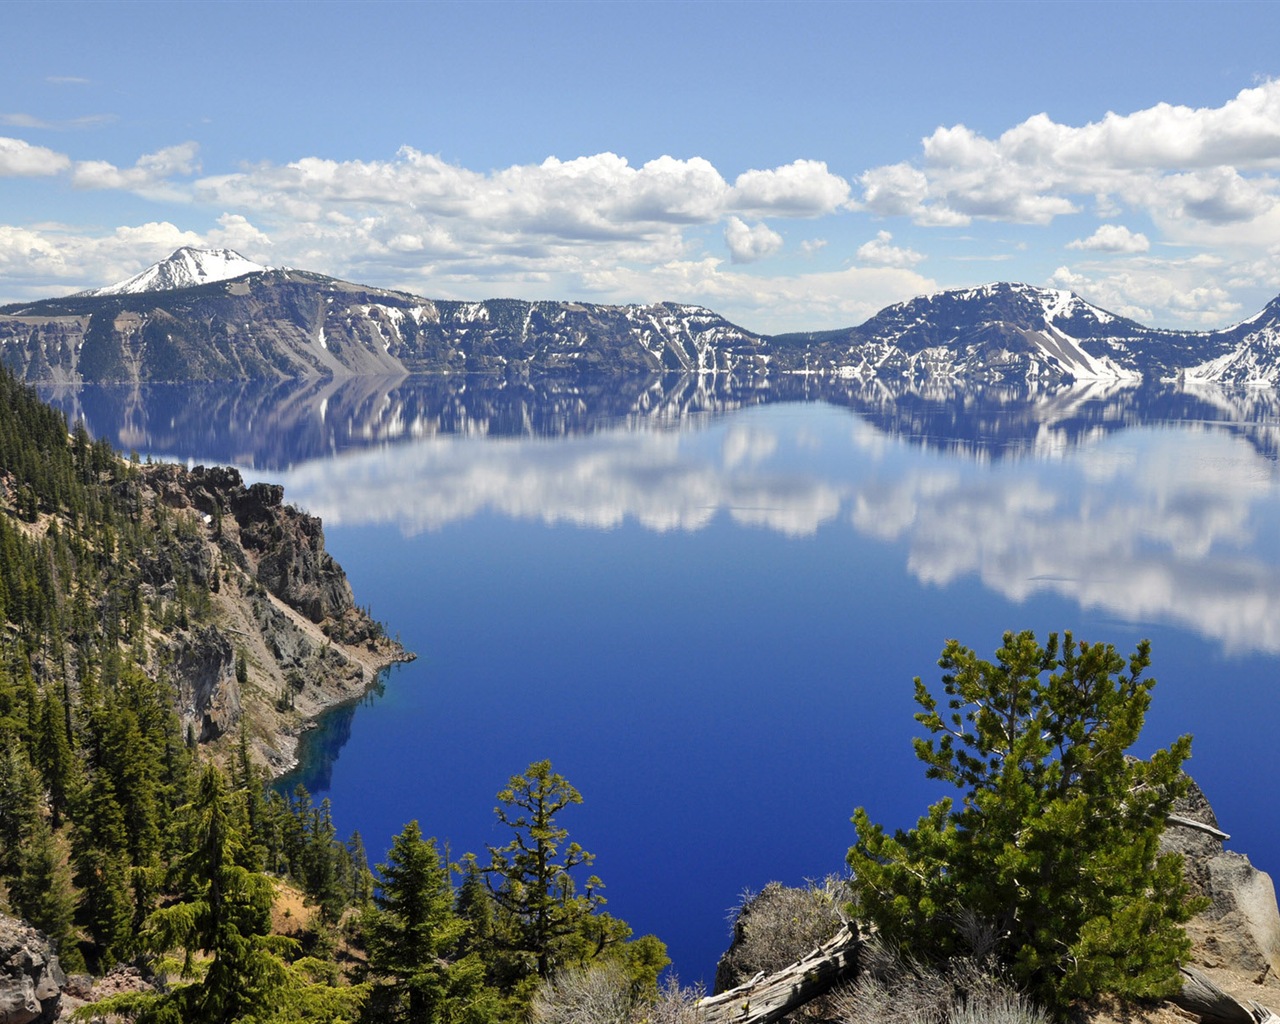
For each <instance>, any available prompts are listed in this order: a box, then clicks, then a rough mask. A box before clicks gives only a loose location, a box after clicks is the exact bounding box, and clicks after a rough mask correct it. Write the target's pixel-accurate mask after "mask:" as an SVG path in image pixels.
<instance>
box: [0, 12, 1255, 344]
mask: <svg viewBox="0 0 1280 1024" xmlns="http://www.w3.org/2000/svg"><path fill="white" fill-rule="evenodd" d="M3 7H4V9H3V35H4V38H5V59H4V61H3V63H2V64H0V303H6V302H17V301H23V300H28V299H34V298H44V297H50V296H56V295H65V294H68V293H71V292H75V291H78V290H81V289H85V288H91V287H97V286H100V285H105V284H109V283H112V282H114V281H118V280H121V279H123V278H125V277H128V276H130V275H131V274H133V273H135V272H137V271H138V270H141V269H143V268H144V267H146V266H147V265H149V264H151V263H153V262H155V261H156V260H159V259H162V258H163V257H164V256H166V255H167V254H168V253H169V252H171V251H172V250H173V249H175V248H177V247H179V246H182V245H206V246H219V247H222V246H225V247H229V248H232V249H235V250H236V251H238V252H240V253H242V254H243V255H244V256H246V257H248V258H250V259H253V260H256V261H257V262H259V263H262V264H265V265H271V266H290V267H296V268H300V269H306V270H314V271H318V272H321V273H325V274H331V275H333V276H336V277H341V278H344V279H347V280H352V281H357V282H360V283H362V284H368V285H375V286H380V287H386V288H399V289H405V290H408V291H412V292H415V293H417V294H421V295H426V296H428V297H431V298H444V299H484V298H498V297H515V298H525V299H564V300H581V301H591V302H603V303H631V302H637V303H649V302H658V301H675V302H683V303H695V304H700V305H704V306H708V307H710V308H712V309H714V310H716V311H717V312H719V313H721V314H722V315H724V316H726V317H728V318H729V319H730V320H731V321H733V322H735V323H737V324H739V325H741V326H743V327H746V328H748V329H750V330H755V331H760V332H765V333H775V332H782V331H789V330H818V329H825V328H834V327H847V326H852V325H854V324H857V323H861V322H862V321H863V320H865V319H866V318H867V317H869V316H871V315H872V314H873V313H875V312H876V311H877V310H879V309H881V308H882V307H883V306H885V305H888V304H890V303H892V302H898V301H902V300H905V299H908V298H911V297H913V296H916V295H920V294H925V293H930V292H934V291H937V290H940V289H944V288H953V287H970V286H973V285H977V284H982V283H986V282H990V281H997V280H1002V281H1022V282H1027V283H1030V284H1034V285H1040V286H1046V287H1054V288H1067V289H1071V290H1073V291H1075V292H1076V293H1078V294H1079V295H1081V296H1082V297H1083V298H1085V299H1086V300H1088V301H1090V302H1093V303H1095V304H1097V305H1099V306H1102V307H1103V308H1105V309H1108V310H1110V311H1112V312H1115V313H1120V314H1123V315H1126V316H1131V317H1134V318H1135V319H1138V320H1140V321H1142V322H1144V323H1147V324H1151V325H1156V326H1167V327H1184V328H1196V329H1200V328H1205V329H1210V328H1216V327H1223V326H1226V325H1228V324H1231V323H1234V322H1236V321H1239V320H1241V319H1244V318H1246V317H1248V316H1250V315H1252V314H1253V313H1255V312H1257V311H1258V310H1259V309H1261V308H1262V306H1263V305H1265V304H1266V303H1267V302H1268V301H1270V300H1271V299H1273V298H1275V297H1276V295H1277V293H1280V50H1278V49H1277V48H1276V46H1275V41H1276V40H1277V39H1280V5H1277V4H1271V3H1228V2H1215V3H1212V4H1209V3H1199V2H1184V3H1136V2H1130V3H1125V2H1108V3H1053V2H1038V3H1033V2H1026V3H1012V2H1009V3H959V2H955V3H938V4H934V3H906V2H899V3H837V2H826V3H804V2H790V3H770V2H757V3H729V2H719V3H716V2H688V3H666V2H660V0H648V2H643V3H626V2H616V3H594V2H586V0H582V2H575V3H550V2H548V3H498V2H495V3H481V2H472V3H458V4H454V3H378V2H366V3H359V4H356V3H342V2H327V3H317V2H312V3H289V2H273V3H249V2H219V3H199V2H186V3H164V2H153V3H137V4H134V3H105V2H93V3H83V4H82V3H74V2H63V3H47V2H43V0H42V2H39V3H24V2H21V0H18V2H15V0H10V2H8V3H6V4H4V5H3Z"/></svg>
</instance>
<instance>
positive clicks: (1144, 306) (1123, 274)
mask: <svg viewBox="0 0 1280 1024" xmlns="http://www.w3.org/2000/svg"><path fill="white" fill-rule="evenodd" d="M1235 270H1236V268H1235V267H1234V265H1230V264H1226V263H1225V262H1224V261H1223V260H1221V259H1220V258H1218V257H1215V256H1212V255H1209V254H1203V253H1201V254H1197V255H1194V256H1189V257H1185V258H1182V259H1142V258H1138V259H1135V260H1132V261H1126V262H1122V263H1119V264H1116V263H1104V264H1098V265H1096V266H1095V265H1088V264H1086V265H1084V266H1082V267H1077V268H1070V267H1065V266H1064V267H1059V268H1058V269H1057V270H1056V271H1054V273H1053V274H1052V275H1051V276H1050V277H1049V280H1048V282H1046V283H1047V284H1049V285H1050V286H1052V287H1057V288H1069V289H1070V290H1072V291H1074V292H1076V293H1077V294H1079V295H1082V296H1083V297H1084V298H1086V299H1087V300H1088V301H1089V302H1092V303H1094V304H1095V305H1098V306H1101V307H1102V308H1103V309H1107V310H1110V311H1111V312H1113V313H1119V314H1120V315H1121V316H1127V317H1130V318H1132V319H1134V320H1137V321H1139V322H1141V323H1145V324H1150V325H1152V326H1162V325H1167V324H1169V323H1176V324H1183V325H1188V326H1193V327H1200V328H1205V329H1215V328H1219V327H1226V326H1227V325H1229V324H1231V323H1233V322H1234V321H1236V320H1237V319H1238V318H1239V315H1240V313H1241V312H1242V308H1241V304H1240V302H1239V301H1238V300H1237V299H1236V297H1235V294H1234V292H1233V290H1232V289H1231V288H1230V287H1229V286H1228V284H1227V281H1228V280H1229V279H1230V278H1231V277H1232V276H1233V274H1234V273H1235Z"/></svg>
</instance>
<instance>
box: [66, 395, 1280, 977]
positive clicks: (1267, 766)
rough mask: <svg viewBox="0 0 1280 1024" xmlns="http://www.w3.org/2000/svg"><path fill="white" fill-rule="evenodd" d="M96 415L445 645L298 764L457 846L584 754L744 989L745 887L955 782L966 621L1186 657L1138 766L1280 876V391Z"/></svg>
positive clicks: (675, 914) (632, 844) (333, 729)
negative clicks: (947, 743)
mask: <svg viewBox="0 0 1280 1024" xmlns="http://www.w3.org/2000/svg"><path fill="white" fill-rule="evenodd" d="M44 396H45V397H46V398H49V399H50V400H52V401H53V402H54V404H55V405H58V406H59V407H60V408H62V409H64V410H65V411H66V412H67V413H68V415H69V416H70V417H72V418H83V419H84V420H85V422H86V424H87V426H88V428H89V430H90V431H91V432H92V433H93V434H94V435H95V436H105V437H107V438H108V439H109V440H111V441H112V442H113V443H115V444H117V445H118V446H119V447H121V448H123V449H125V450H129V449H133V450H136V451H138V452H140V453H142V454H150V455H155V456H157V457H160V456H164V457H169V458H175V459H177V460H180V461H183V462H188V461H190V462H204V463H212V462H227V463H230V464H234V465H237V466H239V467H240V468H241V470H242V472H243V473H244V474H245V476H246V478H249V479H272V480H278V481H280V482H282V483H283V484H284V485H285V488H286V500H288V501H291V502H293V503H295V504H297V505H300V506H302V507H304V508H306V509H308V510H309V511H312V512H314V513H316V514H318V515H320V516H321V517H323V519H324V522H325V532H326V537H327V543H328V548H329V550H330V551H331V552H332V553H333V555H334V556H335V557H336V558H337V559H338V560H339V561H340V562H341V563H342V564H343V566H344V567H345V568H346V570H347V573H348V575H349V577H350V579H351V583H352V586H353V588H354V590H355V593H356V598H357V601H358V602H359V603H361V604H362V605H365V606H367V607H368V608H369V609H370V610H371V611H372V612H373V614H374V615H375V616H376V617H378V618H379V619H381V620H382V621H383V622H384V623H385V624H386V626H387V629H388V631H389V632H390V633H391V634H393V635H397V634H398V635H399V637H400V638H401V640H402V641H403V643H404V644H405V645H406V646H407V647H408V648H410V649H411V650H413V651H416V652H417V653H418V655H419V658H418V660H417V661H416V662H414V663H412V664H410V665H406V666H402V667H400V668H397V669H395V670H393V671H392V672H391V673H390V674H389V675H388V676H387V677H386V678H385V680H384V681H383V685H382V686H381V687H379V689H378V690H377V691H376V692H375V693H372V694H370V696H369V697H368V698H366V699H365V700H364V701H363V702H361V703H360V704H359V705H357V706H355V707H353V708H348V709H344V710H343V711H340V712H337V713H335V714H334V715H333V716H332V717H331V718H330V719H329V721H327V722H326V723H325V727H324V728H323V729H321V730H317V731H316V733H315V734H313V737H312V738H313V740H315V742H312V743H311V744H309V747H308V752H307V758H306V763H305V764H304V766H303V768H302V770H301V772H300V777H301V778H302V780H303V781H304V782H305V784H306V785H307V786H308V788H310V789H311V790H312V792H313V794H316V795H317V796H328V797H330V798H331V799H332V801H333V806H334V816H335V819H336V822H337V825H338V827H339V830H340V831H341V832H342V833H343V834H344V835H345V834H347V833H348V832H350V831H351V830H352V829H358V830H359V831H360V832H361V834H362V835H363V836H364V839H365V842H366V845H367V846H368V848H369V850H370V854H371V858H373V859H380V857H381V854H382V852H383V851H385V850H386V848H387V846H388V845H389V842H390V838H391V836H392V835H393V834H394V833H396V832H398V831H399V830H400V829H401V828H402V827H403V825H404V824H405V823H406V822H407V821H408V820H410V819H413V818H416V819H418V820H419V821H420V823H421V825H422V829H423V831H424V833H425V834H427V835H435V836H437V837H438V838H439V839H440V840H441V841H442V843H447V845H448V847H449V849H450V851H451V852H452V855H453V856H454V857H455V858H456V857H458V856H460V855H461V854H462V853H463V852H465V851H468V850H470V851H476V852H478V853H483V851H484V847H485V845H486V844H493V845H501V844H502V843H504V842H505V841H506V836H505V835H504V834H503V833H502V832H501V831H500V830H499V829H498V828H496V826H495V824H494V816H493V813H492V812H493V806H494V802H495V801H494V794H495V793H496V792H497V791H498V790H499V789H500V788H502V787H503V786H504V785H505V783H506V780H507V778H508V777H509V776H510V775H512V774H516V773H519V772H521V771H522V770H523V769H524V768H525V767H526V766H527V765H528V764H529V763H530V762H531V761H534V760H538V759H542V758H550V759H551V760H552V762H553V764H554V766H555V769H556V770H557V771H559V772H561V773H562V774H564V775H565V776H566V777H567V778H568V779H569V780H570V781H571V782H572V783H573V784H574V785H575V786H577V788H578V789H579V790H580V791H581V792H582V794H583V797H584V803H583V805H582V806H581V807H577V808H573V809H571V810H570V811H566V812H565V814H564V815H563V818H562V823H563V824H564V825H565V826H566V827H568V829H569V830H570V834H571V838H573V839H574V840H577V841H578V842H580V843H581V844H582V845H583V846H584V847H585V848H586V849H587V850H589V851H592V852H593V853H595V854H596V858H597V859H596V862H595V865H594V870H595V872H596V873H597V874H599V876H600V877H601V878H602V879H603V880H604V882H605V884H606V888H605V895H606V896H607V897H608V899H609V904H608V909H609V910H610V911H611V912H613V913H614V914H615V915H617V916H619V917H622V918H624V919H626V920H627V921H628V922H630V923H631V924H632V926H633V927H634V928H635V930H636V932H637V934H641V933H645V932H653V933H655V934H657V935H658V936H659V937H661V938H662V939H663V940H664V941H665V942H667V944H668V946H669V949H670V952H671V955H672V957H673V959H674V961H675V969H676V971H677V972H678V974H679V976H680V978H681V980H682V981H684V982H686V983H688V982H691V981H694V980H697V979H698V978H704V979H706V980H707V981H708V982H710V981H711V979H712V976H713V974H714V968H715V962H716V958H717V957H718V955H719V954H720V952H722V951H723V949H724V947H725V945H726V944H727V941H728V937H729V926H728V923H727V919H726V918H727V914H728V913H729V911H730V908H732V907H733V906H734V905H735V904H736V903H737V901H738V900H739V898H740V897H741V894H742V893H743V892H744V891H747V890H758V889H760V888H762V887H763V886H764V885H765V884H766V883H767V882H769V881H771V880H774V879H778V880H782V881H784V882H788V883H799V882H800V881H802V880H803V879H805V878H820V877H822V876H824V875H826V874H828V873H831V872H839V871H841V870H842V867H843V858H844V854H845V851H846V850H847V848H848V847H849V845H850V843H851V842H852V840H853V829H852V826H851V825H850V824H849V817H850V815H851V813H852V811H853V809H854V807H855V806H858V805H865V806H866V807H867V808H868V810H869V811H870V813H871V815H872V817H873V818H874V819H876V820H879V821H881V822H883V823H885V824H887V825H890V826H893V827H905V826H909V825H911V824H913V823H914V821H915V819H916V817H917V816H919V814H921V813H922V812H923V811H924V809H925V807H926V805H927V804H928V803H931V802H933V801H934V800H936V799H937V798H938V797H940V796H942V795H944V794H945V793H946V790H945V788H944V787H942V786H941V784H938V783H931V782H928V781H927V780H925V779H924V775H923V771H922V769H921V766H920V765H919V764H918V762H916V760H915V758H914V756H913V754H912V751H911V742H910V740H911V737H912V736H913V735H915V734H916V732H917V729H918V727H917V726H916V724H915V722H914V721H913V719H912V714H913V712H914V711H915V706H914V704H913V702H912V685H911V680H912V677H913V676H916V675H920V676H922V677H924V678H925V679H926V680H932V681H936V679H937V676H938V670H937V668H936V664H935V663H936V659H937V657H938V654H939V652H940V650H941V648H942V645H943V643H944V641H945V640H946V639H947V638H950V637H956V638H958V639H960V640H961V641H962V642H964V643H966V644H967V645H969V646H971V647H973V648H975V649H976V650H977V651H978V652H979V653H980V654H982V655H983V656H986V657H990V656H991V654H992V652H993V651H994V649H995V648H996V647H997V646H999V642H1000V635H1001V633H1002V632H1003V631H1004V630H1007V629H1013V630H1020V629H1028V628H1029V629H1034V630H1036V631H1037V633H1039V634H1041V635H1042V636H1043V635H1044V634H1047V633H1048V632H1049V631H1052V630H1059V631H1060V630H1072V631H1074V633H1075V635H1076V637H1077V638H1078V639H1088V640H1091V641H1096V640H1105V641H1108V642H1112V643H1114V644H1115V645H1116V646H1117V647H1118V648H1120V649H1121V651H1122V652H1123V653H1125V654H1127V653H1129V652H1130V651H1131V650H1132V649H1133V646H1134V645H1135V643H1136V642H1137V641H1138V640H1139V639H1141V638H1143V637H1148V638H1150V639H1151V641H1152V645H1153V658H1154V664H1153V666H1152V669H1151V674H1152V675H1154V676H1155V677H1156V678H1157V679H1158V680H1159V685H1158V686H1157V687H1156V689H1155V693H1154V703H1153V707H1152V711H1151V713H1150V715H1149V716H1148V719H1147V728H1146V731H1145V733H1144V736H1143V740H1142V741H1141V744H1140V748H1141V749H1139V751H1138V753H1147V752H1150V750H1152V749H1154V748H1156V747H1157V746H1164V745H1166V744H1168V743H1169V742H1170V741H1172V740H1173V739H1174V738H1175V737H1177V736H1178V735H1181V734H1183V733H1187V732H1190V733H1192V734H1194V736H1195V743H1194V748H1193V749H1194V754H1193V759H1192V761H1191V762H1190V763H1189V765H1188V768H1189V770H1190V771H1191V773H1192V774H1193V775H1194V776H1195V777H1196V779H1197V781H1199V782H1200V784H1201V785H1202V787H1203V788H1204V789H1205V791H1206V793H1207V795H1208V797H1209V799H1210V800H1211V801H1212V803H1213V804H1214V807H1215V809H1216V810H1217V813H1218V817H1219V820H1220V823H1221V825H1222V827H1223V828H1224V829H1226V830H1227V831H1228V832H1231V833H1232V834H1233V836H1234V839H1233V841H1232V843H1231V844H1230V846H1231V848H1234V849H1237V850H1240V851H1242V852H1245V853H1247V854H1249V856H1250V857H1251V859H1252V860H1253V861H1254V863H1255V864H1256V865H1258V866H1259V867H1261V868H1262V869H1263V870H1267V871H1271V872H1273V873H1274V872H1275V871H1276V870H1278V869H1280V816H1278V815H1277V814H1276V806H1275V805H1276V796H1275V794H1273V792H1272V790H1271V783H1272V780H1274V779H1275V778H1277V774H1278V773H1277V767H1278V765H1277V761H1278V760H1280V754H1278V753H1277V745H1276V742H1275V739H1274V738H1275V737H1276V736H1277V735H1280V700H1278V699H1277V694H1276V684H1277V678H1278V676H1277V669H1278V668H1280V473H1278V472H1277V453H1278V452H1280V400H1278V398H1277V395H1276V394H1275V393H1273V392H1270V391H1255V392H1238V393H1233V392H1224V391H1210V390H1205V391H1195V392H1190V391H1188V392H1182V391H1177V390H1174V389H1171V388H1162V387H1143V388H1127V389H1121V388H1111V389H1108V388H1105V387H1100V386H1096V385H1095V386H1078V387H1065V388H1057V389H1050V390H1045V391H1040V392H1035V393H1027V392H1025V391H1016V390H1007V391H1005V390H996V389H986V390H984V391H965V390H962V389H959V388H955V387H950V386H946V387H936V388H932V389H920V390H910V389H902V388H896V389H895V388H890V387H888V386H885V385H883V384H869V385H863V384H858V383H856V382H850V383H845V384H831V383H825V384H824V383H821V382H817V381H813V380H808V379H805V378H799V377H796V378H787V379H786V380H783V381H780V382H777V383H775V384H774V385H773V386H772V387H768V388H762V387H756V386H749V385H746V384H737V383H735V382H733V381H724V380H714V379H707V378H703V379H696V378H694V379H690V378H682V379H668V380H655V381H644V382H631V383H629V384H627V385H625V386H620V385H619V384H617V383H616V382H595V383H593V384H589V385H583V384H574V385H571V384H561V385H556V386H550V385H548V386H543V387H532V386H529V385H524V384H519V383H505V382H502V381H495V380H468V379H466V378H434V379H429V380H414V379H408V380H398V381H380V380H368V379H361V380H356V381H345V382H313V383H302V384H299V383H284V384H274V385H263V384H234V385H212V386H211V385H201V386H197V387H178V386H159V385H156V386H144V387H141V388H127V387H119V388H95V389H82V390H78V391H77V390H65V389H63V390H57V389H52V390H46V391H45V392H44Z"/></svg>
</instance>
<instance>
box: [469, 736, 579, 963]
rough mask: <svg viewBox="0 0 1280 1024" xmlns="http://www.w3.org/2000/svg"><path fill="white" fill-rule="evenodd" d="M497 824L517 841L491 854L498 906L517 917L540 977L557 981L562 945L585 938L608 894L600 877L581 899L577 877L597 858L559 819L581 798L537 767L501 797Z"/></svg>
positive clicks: (545, 766) (543, 764)
mask: <svg viewBox="0 0 1280 1024" xmlns="http://www.w3.org/2000/svg"><path fill="white" fill-rule="evenodd" d="M498 800H499V801H500V805H499V806H498V807H495V808H494V813H495V814H496V815H497V816H498V821H499V822H501V823H502V824H503V825H505V826H507V827H508V828H509V829H511V831H512V833H513V835H512V839H511V842H509V843H508V844H507V845H505V846H501V847H493V846H491V847H489V856H490V863H489V866H488V867H487V868H485V869H484V871H485V874H486V875H487V881H488V886H489V891H490V892H491V893H492V895H493V898H494V900H495V901H496V903H497V904H498V906H499V907H501V908H502V909H503V910H505V911H506V912H507V913H508V914H510V915H511V917H512V919H513V922H514V924H515V927H516V930H517V936H516V942H517V944H518V948H519V949H520V950H522V951H523V952H525V953H527V954H529V955H530V956H531V957H532V958H533V963H534V965H535V968H536V970H537V973H538V976H539V977H540V978H544V979H545V978H547V977H549V976H550V975H551V972H552V970H553V969H554V967H555V965H556V963H557V954H558V952H559V950H560V947H561V946H562V944H563V942H564V940H565V939H566V938H567V937H569V936H572V935H574V934H575V933H577V932H579V930H580V929H581V927H582V925H583V923H584V922H585V920H586V918H587V917H589V916H590V915H591V914H592V913H593V912H594V911H595V910H596V909H597V908H598V907H599V906H600V905H601V904H603V903H604V897H603V896H601V895H599V892H598V890H599V889H601V888H603V885H602V884H601V882H600V879H598V878H596V877H595V876H594V875H592V876H591V877H589V878H588V879H587V880H586V891H585V892H584V893H583V894H582V895H578V893H577V883H576V882H575V880H574V877H573V874H572V872H573V870H574V869H575V868H578V867H581V866H587V865H590V864H591V862H592V861H593V860H594V859H595V857H594V855H593V854H590V853H587V852H586V851H585V850H584V849H583V848H582V847H581V846H579V845H578V844H577V843H576V842H567V840H568V837H569V832H568V829H566V828H564V827H562V826H561V825H559V824H558V823H557V821H556V816H557V815H558V814H559V813H560V812H561V811H563V810H565V809H566V808H568V807H570V806H572V805H574V804H580V803H582V796H581V794H580V793H579V792H578V791H577V790H576V789H574V787H573V786H572V785H571V784H570V783H569V781H568V780H567V779H565V777H564V776H562V775H558V774H556V773H554V772H553V771H552V770H551V762H550V761H536V762H534V763H533V764H531V765H529V767H528V768H527V769H526V770H525V772H524V774H523V775H513V776H512V777H511V779H510V781H509V782H508V784H507V788H506V789H504V790H502V791H501V792H500V793H499V794H498Z"/></svg>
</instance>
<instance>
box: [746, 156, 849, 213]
mask: <svg viewBox="0 0 1280 1024" xmlns="http://www.w3.org/2000/svg"><path fill="white" fill-rule="evenodd" d="M849 192H850V189H849V183H848V182H847V181H845V180H844V178H841V177H840V176H839V175H835V174H832V173H831V172H830V171H829V170H827V165H826V164H825V163H823V162H821V161H819V160H796V161H795V162H794V163H790V164H787V165H786V166H785V167H779V168H777V169H776V170H771V171H744V172H743V173H742V174H739V175H738V177H737V180H736V181H734V183H733V191H732V193H731V194H730V196H729V203H730V205H731V206H732V207H733V208H734V209H736V210H739V211H742V212H749V213H754V214H757V215H765V214H771V215H773V216H778V217H820V216H822V215H823V214H827V213H832V212H834V211H835V210H838V209H839V208H840V207H842V206H844V205H845V204H846V203H847V202H848V201H849Z"/></svg>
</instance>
